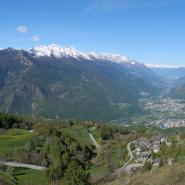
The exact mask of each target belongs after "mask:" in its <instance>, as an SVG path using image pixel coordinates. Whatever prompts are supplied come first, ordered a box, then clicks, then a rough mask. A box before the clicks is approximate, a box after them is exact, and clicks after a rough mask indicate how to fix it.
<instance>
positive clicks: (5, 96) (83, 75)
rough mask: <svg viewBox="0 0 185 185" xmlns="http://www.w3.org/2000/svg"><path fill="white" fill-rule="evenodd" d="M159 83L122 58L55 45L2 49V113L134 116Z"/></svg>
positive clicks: (142, 67) (144, 69) (148, 72)
mask: <svg viewBox="0 0 185 185" xmlns="http://www.w3.org/2000/svg"><path fill="white" fill-rule="evenodd" d="M156 82H160V78H159V77H158V76H157V75H156V74H155V73H154V72H153V71H152V70H151V69H149V68H147V67H146V66H145V65H143V64H141V63H139V62H137V61H134V60H130V59H129V58H128V57H125V56H121V55H112V54H107V53H101V54H95V53H88V54H85V53H82V52H80V51H78V50H76V49H75V48H72V47H70V48H64V47H61V46H58V45H49V46H40V47H35V48H33V49H31V50H28V51H26V50H16V49H12V48H8V49H4V50H0V110H1V111H5V112H12V113H24V114H32V115H40V116H45V117H50V118H55V117H60V118H74V119H93V120H111V119H115V118H119V117H123V116H124V115H128V114H132V113H134V112H135V111H137V106H133V105H135V103H136V102H137V100H138V98H140V97H142V96H150V95H152V94H155V93H156V92H157V87H156V86H155V84H156Z"/></svg>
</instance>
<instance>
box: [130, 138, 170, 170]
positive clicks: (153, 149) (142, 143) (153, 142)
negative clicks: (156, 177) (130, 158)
mask: <svg viewBox="0 0 185 185" xmlns="http://www.w3.org/2000/svg"><path fill="white" fill-rule="evenodd" d="M164 142H165V143H166V145H167V146H171V145H172V141H171V139H167V138H165V137H163V136H161V135H157V136H154V137H152V138H151V139H148V138H139V139H137V140H135V141H133V144H134V146H135V150H134V154H135V158H136V160H135V162H142V163H144V162H145V161H147V160H148V161H150V162H151V163H152V164H153V167H158V166H159V165H160V161H161V159H160V158H154V157H153V156H154V155H153V154H156V153H158V152H159V151H160V149H161V144H162V143H164Z"/></svg>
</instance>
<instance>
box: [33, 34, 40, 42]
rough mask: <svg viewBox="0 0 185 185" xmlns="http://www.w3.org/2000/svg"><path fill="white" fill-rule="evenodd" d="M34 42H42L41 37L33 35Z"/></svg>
mask: <svg viewBox="0 0 185 185" xmlns="http://www.w3.org/2000/svg"><path fill="white" fill-rule="evenodd" d="M32 40H33V41H35V42H38V41H40V36H39V35H33V36H32Z"/></svg>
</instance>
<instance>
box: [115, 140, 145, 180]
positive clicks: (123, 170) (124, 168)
mask: <svg viewBox="0 0 185 185" xmlns="http://www.w3.org/2000/svg"><path fill="white" fill-rule="evenodd" d="M131 144H132V142H130V143H128V145H127V151H128V155H129V157H130V158H129V160H128V161H127V162H126V163H125V164H124V165H123V166H122V167H121V168H119V169H118V170H116V172H115V173H114V175H113V176H114V177H117V176H121V175H122V174H123V173H130V172H131V170H132V169H133V168H140V167H143V164H142V163H131V161H132V160H133V159H134V155H133V153H132V151H131V148H130V146H131ZM130 163H131V164H130Z"/></svg>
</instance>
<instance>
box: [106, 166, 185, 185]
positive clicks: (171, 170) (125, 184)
mask: <svg viewBox="0 0 185 185" xmlns="http://www.w3.org/2000/svg"><path fill="white" fill-rule="evenodd" d="M184 184H185V163H183V164H180V163H177V164H174V165H172V166H170V167H169V166H165V167H162V168H158V169H153V170H152V171H149V172H138V173H136V174H133V175H130V176H123V177H122V178H120V179H117V180H115V181H113V182H111V183H107V184H106V185H184Z"/></svg>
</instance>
